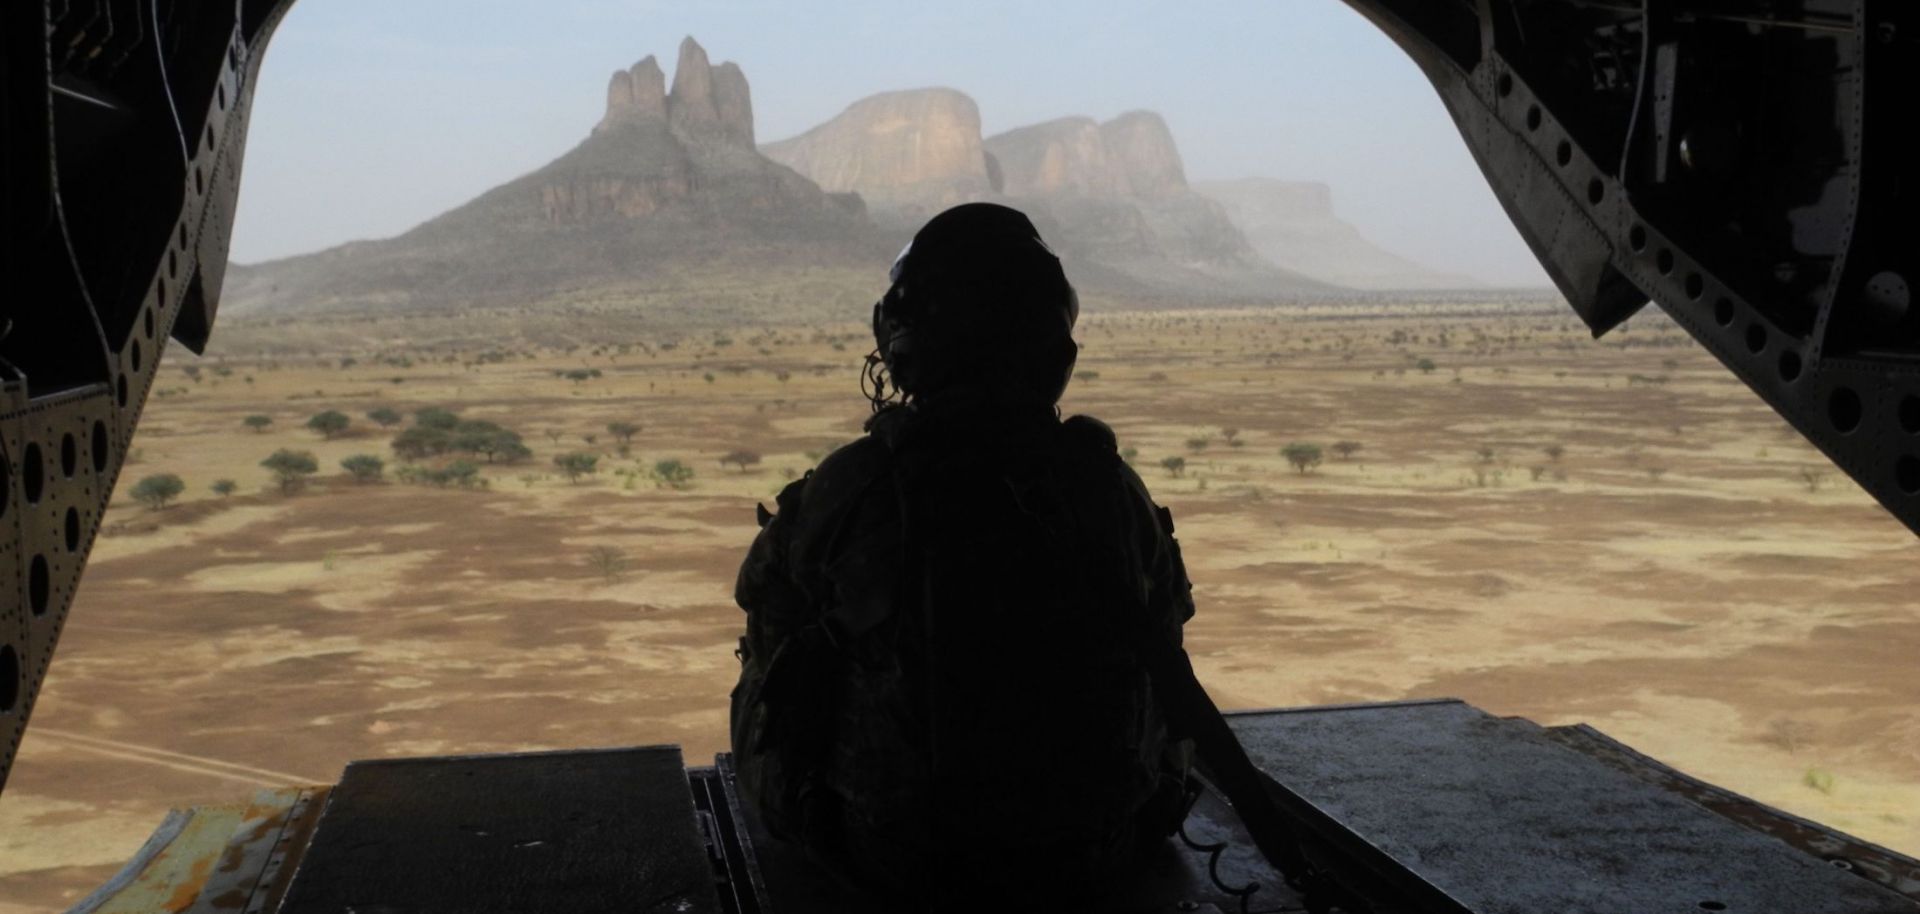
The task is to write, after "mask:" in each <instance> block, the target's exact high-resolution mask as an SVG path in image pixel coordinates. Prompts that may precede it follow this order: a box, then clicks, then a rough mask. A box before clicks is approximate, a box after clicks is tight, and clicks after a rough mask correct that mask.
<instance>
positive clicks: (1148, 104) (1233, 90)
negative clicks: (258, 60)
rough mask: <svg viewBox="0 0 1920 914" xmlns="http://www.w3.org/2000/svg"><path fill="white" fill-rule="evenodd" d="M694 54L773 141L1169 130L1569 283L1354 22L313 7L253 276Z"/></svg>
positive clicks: (528, 165) (1368, 225) (1187, 13)
mask: <svg viewBox="0 0 1920 914" xmlns="http://www.w3.org/2000/svg"><path fill="white" fill-rule="evenodd" d="M688 34H691V35H693V36H694V37H695V38H697V39H698V40H699V41H700V43H701V44H702V45H704V46H705V47H706V48H707V52H708V54H709V55H710V56H711V57H712V58H713V60H714V61H716V62H718V61H721V60H732V61H735V62H737V63H739V64H740V65H741V67H742V68H743V69H744V70H745V71H746V74H747V79H748V81H749V82H750V83H751V84H752V89H753V109H754V118H755V127H756V130H757V131H758V136H759V139H760V140H761V141H763V142H765V141H769V140H776V139H782V138H785V137H788V136H792V135H794V134H796V133H800V132H802V131H804V130H806V129H807V128H809V127H812V126H813V125H815V124H818V123H819V122H821V121H824V120H826V119H828V118H830V117H832V116H833V115H835V114H837V113H839V112H840V111H841V110H842V109H844V108H845V107H846V106H847V105H848V104H850V103H851V102H853V101H854V100H856V99H859V98H861V97H863V96H866V95H870V94H872V93H875V92H882V91H886V90H890V89H906V88H916V87H924V86H951V87H953V88H957V89H960V90H962V91H964V92H966V93H968V94H969V95H971V96H973V98H974V99H975V100H976V101H978V102H979V104H980V115H981V119H982V121H983V126H984V128H985V130H986V132H987V133H989V134H992V133H995V132H998V131H1001V130H1006V129H1008V128H1011V127H1017V126H1021V125H1024V124H1030V123H1034V122H1036V121H1042V120H1047V119H1050V118H1055V117H1060V116H1064V115H1069V114H1087V115H1092V116H1094V117H1096V118H1102V119H1104V118H1107V117H1111V116H1113V115H1115V114H1118V113H1120V112H1122V111H1126V110H1128V109H1132V108H1150V109H1153V110H1155V111H1159V112H1160V113H1161V114H1163V115H1164V116H1165V117H1166V119H1167V122H1168V123H1169V124H1170V125H1171V126H1172V128H1173V133H1174V137H1175V139H1176V140H1177V141H1178V143H1179V145H1180V151H1181V154H1182V156H1183V157H1184V159H1185V161H1186V167H1187V174H1188V176H1189V177H1190V178H1194V179H1207V178H1235V177H1242V176H1247V175H1265V176H1270V177H1276V178H1286V179H1296V180H1317V181H1325V182H1326V183H1328V184H1330V185H1332V187H1333V196H1334V207H1335V209H1336V210H1337V211H1338V213H1339V214H1340V215H1341V216H1342V217H1343V218H1345V219H1347V220H1348V221H1350V222H1353V223H1355V224H1357V225H1358V226H1360V229H1361V231H1362V232H1363V233H1364V234H1366V235H1367V237H1369V238H1370V239H1372V240H1373V241H1375V242H1376V243H1379V244H1381V245H1382V246H1384V247H1386V248H1388V249H1390V250H1393V251H1395V252H1397V253H1400V254H1403V255H1405V256H1408V257H1411V258H1413V259H1415V260H1418V261H1421V262H1423V263H1425V264H1428V265H1430V266H1434V267H1439V268H1443V269H1448V270H1456V271H1459V272H1464V273H1468V274H1470V275H1473V276H1477V277H1480V278H1483V279H1486V280H1488V281H1493V282H1498V283H1502V284H1519V285H1540V286H1544V285H1547V279H1546V277H1545V274H1544V273H1542V272H1541V270H1540V268H1539V267H1538V265H1537V264H1535V262H1534V260H1533V258H1532V255H1531V254H1529V253H1528V251H1527V249H1526V245H1525V244H1524V243H1523V242H1521V240H1520V238H1519V236H1518V235H1517V234H1515V232H1514V230H1513V228H1512V226H1511V225H1510V224H1509V223H1508V221H1507V219H1506V216H1505V214H1504V213H1502V212H1501V210H1500V206H1499V204H1498V203H1497V202H1496V201H1495V200H1494V198H1493V195H1492V193H1491V192H1490V191H1489V190H1488V189H1487V186H1486V181H1485V179H1484V178H1482V177H1481V175H1480V172H1479V169H1478V168H1477V167H1476V166H1475V165H1474V164H1473V160H1472V158H1471V157H1470V156H1469V155H1468V153H1467V151H1466V147H1465V145H1464V144H1462V143H1461V141H1460V138H1459V135H1458V133H1457V132H1456V131H1455V130H1454V127H1453V124H1452V122H1451V121H1450V120H1449V119H1448V118H1447V116H1446V113H1445V111H1444V110H1443V109H1442V107H1441V105H1440V102H1439V99H1438V98H1437V97H1436V96H1435V95H1434V93H1433V90H1432V88H1431V87H1430V86H1429V85H1428V84H1427V82H1426V80H1425V79H1423V78H1422V77H1421V76H1420V75H1419V72H1418V71H1417V70H1416V69H1415V68H1414V66H1413V64H1412V63H1411V62H1409V61H1408V60H1407V59H1406V58H1405V57H1404V56H1402V55H1401V54H1400V52H1399V51H1398V49H1396V48H1395V47H1394V46H1393V45H1392V44H1391V43H1390V42H1389V41H1387V39H1386V38H1385V37H1384V36H1382V35H1381V34H1379V32H1377V31H1376V30H1375V29H1374V28H1373V27H1372V26H1371V25H1369V24H1368V23H1367V22H1366V21H1365V20H1363V19H1361V18H1360V17H1359V16H1358V15H1356V14H1354V13H1353V12H1351V11H1350V10H1348V9H1347V8H1346V6H1345V5H1343V4H1341V3H1340V2H1338V0H1240V2H1226V0H1182V2H1179V3H1173V2H1166V3H1152V4H1148V3H1118V2H1113V0H1105V2H1101V0H1045V2H1032V0H1029V2H1025V3H1014V2H998V0H990V2H989V0H968V2H957V0H946V2H929V3H912V2H894V3H879V2H870V0H854V2H834V3H800V2H794V0H707V2H691V0H673V2H668V0H657V2H646V0H519V2H512V3H509V2H504V0H458V2H456V0H442V2H431V0H300V2H299V3H296V4H295V6H294V7H293V11H292V12H291V13H290V14H289V15H288V16H287V19H286V21H285V23H284V24H282V26H281V28H280V31H279V33H278V34H277V35H276V36H275V38H274V39H273V43H272V44H271V46H270V47H269V49H268V52H267V61H266V65H265V68H264V70H263V72H262V74H261V77H260V85H259V87H258V90H257V94H256V95H255V98H254V117H253V126H252V131H251V133H250V135H249V139H248V149H247V159H246V170H245V175H244V179H243V182H242V188H241V195H240V210H239V214H238V224H237V225H236V227H235V232H234V238H233V256H234V258H235V259H236V260H239V261H242V262H252V261H257V260H262V259H266V258H271V257H279V256H284V255H288V254H297V253H304V252H306V251H311V250H315V249H318V248H322V247H327V246H330V245H333V244H338V243H340V242H343V241H348V240H352V239H357V238H377V237H385V236H389V235H393V234H397V233H399V232H402V231H405V230H406V229H408V228H410V227H412V226H413V225H415V224H417V223H419V222H421V221H424V220H425V219H428V218H430V217H432V216H434V215H436V214H438V213H440V212H443V211H445V210H447V209H450V208H452V207H453V206H456V205H458V204H460V203H461V202H464V201H465V200H467V199H469V198H471V197H473V196H475V195H476V194H478V193H480V192H481V191H483V190H485V189H487V188H489V187H492V186H493V185H495V184H498V183H500V182H502V181H505V180H508V179H510V178H513V177H515V176H517V175H520V174H523V173H525V172H527V171H530V170H532V169H534V168H537V167H539V166H540V165H542V164H544V163H546V162H547V161H549V160H551V159H553V158H555V157H556V156H558V155H560V154H561V153H563V152H565V151H566V150H567V149H569V148H571V147H572V146H573V145H574V144H575V143H577V142H579V140H580V139H581V138H583V137H584V136H585V135H586V134H587V131H588V130H590V129H591V128H592V126H593V124H594V123H595V122H596V121H597V120H599V118H600V114H601V110H602V108H603V106H604V104H605V91H606V82H607V75H608V74H609V73H611V72H612V71H613V70H614V69H615V68H616V67H625V66H628V65H631V64H632V63H633V62H634V61H636V60H639V59H640V58H642V57H644V56H646V55H648V54H654V55H657V56H659V57H660V58H661V63H662V66H663V67H664V68H665V69H666V70H667V71H668V78H669V79H671V77H672V68H673V57H674V52H675V50H676V49H677V47H678V46H679V42H680V39H681V38H682V37H683V36H685V35H688Z"/></svg>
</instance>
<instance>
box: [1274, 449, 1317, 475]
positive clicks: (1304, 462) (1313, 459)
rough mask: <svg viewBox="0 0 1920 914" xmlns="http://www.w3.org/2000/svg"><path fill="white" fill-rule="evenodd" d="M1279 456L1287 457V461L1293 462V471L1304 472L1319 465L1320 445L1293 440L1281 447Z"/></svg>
mask: <svg viewBox="0 0 1920 914" xmlns="http://www.w3.org/2000/svg"><path fill="white" fill-rule="evenodd" d="M1280 456H1282V457H1285V458H1287V462H1288V463H1291V464H1293V469H1294V471H1295V472H1297V473H1306V472H1308V471H1309V470H1312V469H1313V468H1314V467H1317V466H1319V465H1320V460H1321V456H1322V455H1321V453H1320V445H1317V444H1313V443H1311V442H1307V441H1295V442H1294V443H1292V444H1289V445H1287V446H1286V447H1283V448H1281V449H1280Z"/></svg>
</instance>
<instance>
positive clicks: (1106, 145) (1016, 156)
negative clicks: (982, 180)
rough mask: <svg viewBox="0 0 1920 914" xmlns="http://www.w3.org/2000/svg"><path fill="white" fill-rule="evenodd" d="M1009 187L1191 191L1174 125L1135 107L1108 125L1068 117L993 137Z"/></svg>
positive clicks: (1142, 193)
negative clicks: (1173, 128) (1177, 144)
mask: <svg viewBox="0 0 1920 914" xmlns="http://www.w3.org/2000/svg"><path fill="white" fill-rule="evenodd" d="M986 147H987V152H988V153H990V154H991V155H992V156H993V158H994V160H995V161H996V162H998V163H999V167H1000V173H1001V175H1002V179H1001V180H1002V185H1003V187H1004V188H1005V191H1006V193H1008V194H1011V195H1015V196H1049V195H1055V194H1077V195H1082V196H1090V197H1138V198H1142V199H1163V198H1167V197H1171V196H1177V195H1179V194H1180V193H1182V192H1183V191H1185V190H1186V189H1187V177H1186V170H1185V169H1184V168H1183V167H1182V166H1181V164H1180V150H1179V148H1178V147H1177V146H1175V145H1174V142H1173V132H1172V131H1171V130H1168V129H1167V122H1166V121H1165V120H1162V119H1161V117H1160V115H1158V114H1155V113H1153V112H1151V111H1130V112H1128V113H1126V114H1123V115H1120V116H1119V117H1116V118H1114V119H1113V120H1110V121H1107V122H1106V123H1104V124H1100V123H1095V122H1094V120H1093V119H1092V118H1089V117H1065V118H1060V119H1059V120H1052V121H1047V122H1045V123H1041V124H1034V125H1032V126H1029V127H1021V128H1018V129H1015V130H1009V131H1007V132H1006V133H1002V134H998V135H996V136H994V137H992V138H990V139H988V140H987V141H986Z"/></svg>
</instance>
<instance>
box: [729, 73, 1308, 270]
mask: <svg viewBox="0 0 1920 914" xmlns="http://www.w3.org/2000/svg"><path fill="white" fill-rule="evenodd" d="M762 152H764V153H766V155H767V156H768V157H770V158H772V159H774V160H775V161H779V162H783V163H785V164H787V165H789V166H792V167H793V169H794V170H795V171H798V172H799V173H801V174H803V175H806V176H807V177H809V178H811V179H813V180H814V181H816V182H818V183H819V184H820V186H821V187H824V188H826V189H828V190H832V191H847V192H852V193H857V194H859V195H860V196H861V198H862V199H864V200H865V201H866V203H867V204H868V206H869V207H871V209H872V211H873V213H874V215H875V218H876V219H877V220H879V221H880V222H881V224H883V225H885V226H888V227H889V228H892V229H894V230H897V231H910V230H912V229H913V228H916V227H918V225H919V224H920V223H921V222H923V221H925V220H926V219H927V218H928V217H930V216H932V215H933V214H934V213H937V212H939V211H940V210H942V209H945V208H947V207H949V206H953V205H956V204H960V203H966V202H970V201H975V200H993V201H997V202H1002V203H1006V204H1009V205H1011V206H1015V207H1018V208H1020V209H1022V210H1025V211H1026V212H1027V214H1028V215H1030V216H1032V217H1033V218H1034V221H1035V223H1036V224H1038V225H1039V226H1040V227H1041V230H1042V233H1043V234H1044V235H1045V236H1046V237H1047V240H1048V242H1049V243H1051V244H1052V245H1053V246H1054V248H1055V249H1056V250H1058V251H1060V252H1061V254H1062V255H1063V256H1065V257H1066V258H1067V259H1068V268H1069V272H1070V275H1075V276H1077V277H1080V278H1081V279H1083V280H1085V281H1090V282H1092V283H1093V285H1094V287H1096V288H1099V289H1102V290H1105V291H1113V292H1119V293H1141V292H1147V293H1153V294H1186V293H1192V294H1196V295H1200V296H1202V297H1207V296H1221V295H1229V296H1246V297H1254V298H1258V297H1266V296H1271V295H1288V294H1294V293H1297V292H1315V293H1318V292H1323V291H1329V290H1327V289H1326V288H1325V287H1324V286H1322V285H1321V284H1319V283H1315V282H1312V281H1310V280H1306V279H1304V278H1302V277H1299V276H1295V275H1293V274H1289V273H1286V272H1285V271H1280V270H1275V269H1273V268H1272V267H1271V266H1269V265H1267V264H1266V263H1264V262H1263V261H1262V260H1261V259H1260V258H1259V256H1258V255H1257V254H1255V253H1254V252H1253V249H1252V248H1251V247H1250V246H1249V245H1248V244H1247V242H1246V239H1245V238H1243V237H1241V235H1240V232H1239V230H1238V229H1236V228H1234V226H1233V224H1232V222H1230V221H1229V220H1228V219H1227V217H1226V214H1225V211H1223V210H1222V209H1221V208H1220V206H1219V205H1218V204H1216V203H1214V202H1213V201H1211V200H1208V199H1206V198H1204V197H1201V196H1199V195H1197V194H1195V193H1193V192H1192V190H1191V189H1189V188H1188V186H1187V179H1186V170H1185V168H1184V166H1183V165H1182V164H1181V161H1180V151H1179V148H1178V147H1177V146H1176V145H1175V143H1174V139H1173V132H1172V131H1171V130H1169V129H1168V128H1167V123H1166V121H1165V120H1163V119H1162V118H1161V117H1160V116H1159V115H1157V114H1154V113H1153V112H1150V111H1133V112H1128V113H1126V114H1123V115H1120V116H1119V117H1116V118H1114V119H1113V120H1110V121H1107V122H1106V123H1100V122H1097V121H1095V120H1093V119H1092V118H1088V117H1065V118H1060V119H1057V120H1052V121H1047V122H1045V123H1040V124H1034V125H1031V126H1027V127H1021V128H1018V129H1015V130H1010V131H1007V132H1006V133H1002V134H999V135H996V136H993V137H987V138H982V137H981V135H980V111H979V108H978V106H976V105H975V104H974V102H973V99H971V98H968V97H967V96H966V95H964V94H962V93H960V92H957V91H954V90H952V89H918V90H913V91H907V92H886V93H882V94H880V95H875V96H870V97H868V98H864V99H861V100H860V101H857V102H855V103H853V104H852V105H850V106H848V108H847V110H846V111H844V112H842V113H841V114H839V115H838V116H836V117H835V118H833V119H832V120H830V121H827V122H826V123H824V124H821V125H820V126H818V127H815V128H813V129H812V130H809V131H807V132H806V133H803V134H801V135H799V136H796V137H793V138H791V139H787V140H782V141H780V142H777V143H769V144H767V145H766V146H765V147H763V148H762Z"/></svg>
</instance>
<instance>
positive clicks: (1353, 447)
mask: <svg viewBox="0 0 1920 914" xmlns="http://www.w3.org/2000/svg"><path fill="white" fill-rule="evenodd" d="M1360 448H1361V444H1360V442H1358V441H1335V442H1334V443H1333V453H1334V455H1335V456H1337V457H1339V458H1340V459H1341V460H1346V459H1349V458H1351V457H1352V456H1353V455H1355V454H1358V453H1360Z"/></svg>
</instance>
